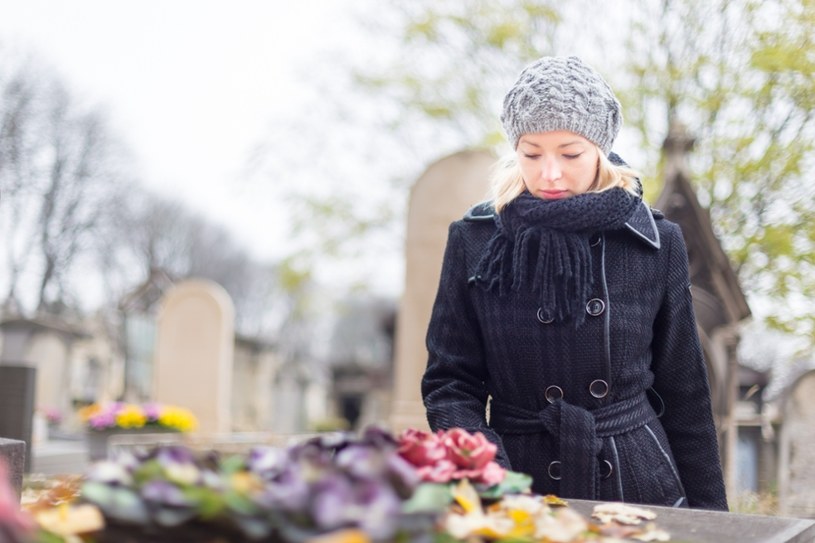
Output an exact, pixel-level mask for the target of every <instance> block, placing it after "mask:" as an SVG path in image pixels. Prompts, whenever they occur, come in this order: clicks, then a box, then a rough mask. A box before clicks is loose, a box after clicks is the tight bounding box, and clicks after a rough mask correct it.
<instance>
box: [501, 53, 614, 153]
mask: <svg viewBox="0 0 815 543" xmlns="http://www.w3.org/2000/svg"><path fill="white" fill-rule="evenodd" d="M501 122H502V123H504V130H505V131H506V133H507V136H508V137H509V141H510V143H511V144H512V148H513V149H515V148H517V147H518V140H520V139H521V136H523V135H524V134H531V133H535V132H548V131H551V130H568V131H570V132H574V133H575V134H580V135H581V136H583V137H584V138H586V139H587V140H589V141H591V142H594V143H596V144H597V146H598V147H599V148H600V149H602V151H603V152H604V153H605V154H606V155H608V153H609V151H611V146H612V144H613V143H614V139H615V138H616V137H617V133H619V131H620V127H621V126H622V124H623V117H622V112H621V111H620V102H618V101H617V98H616V97H615V96H614V91H612V90H611V87H609V86H608V83H606V82H605V80H604V79H603V78H602V77H601V76H600V74H598V73H597V72H596V71H594V70H593V69H592V68H591V67H590V66H588V65H586V64H584V63H583V61H582V60H580V59H579V58H577V57H568V58H564V57H543V58H541V59H540V60H537V61H536V62H534V63H532V64H530V65H529V66H527V67H526V68H525V69H524V71H523V72H521V76H520V77H519V78H518V81H517V82H516V83H515V85H514V86H513V87H512V88H511V89H510V90H509V92H508V93H507V95H506V97H505V98H504V111H503V112H502V113H501Z"/></svg>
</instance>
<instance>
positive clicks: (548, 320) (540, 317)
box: [538, 307, 555, 324]
mask: <svg viewBox="0 0 815 543" xmlns="http://www.w3.org/2000/svg"><path fill="white" fill-rule="evenodd" d="M538 320H539V321H540V322H541V324H552V323H553V322H555V318H554V317H550V316H548V315H544V313H543V308H542V307H539V308H538Z"/></svg>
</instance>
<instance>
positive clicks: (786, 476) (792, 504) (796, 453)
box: [778, 370, 815, 518]
mask: <svg viewBox="0 0 815 543" xmlns="http://www.w3.org/2000/svg"><path fill="white" fill-rule="evenodd" d="M782 409H783V412H782V419H781V420H782V421H783V423H782V426H781V435H780V437H779V462H778V471H779V472H778V507H779V512H780V513H781V514H782V515H790V516H794V517H807V518H815V462H813V460H815V455H813V451H814V450H815V370H811V371H808V372H807V373H805V374H803V375H802V376H801V377H799V378H798V379H797V380H796V381H795V383H794V384H793V385H792V387H791V388H790V390H789V392H788V393H787V397H786V398H785V400H784V404H783V407H782Z"/></svg>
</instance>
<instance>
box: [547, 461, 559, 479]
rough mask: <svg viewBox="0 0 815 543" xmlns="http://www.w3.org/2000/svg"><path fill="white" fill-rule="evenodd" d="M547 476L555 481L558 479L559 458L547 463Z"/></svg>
mask: <svg viewBox="0 0 815 543" xmlns="http://www.w3.org/2000/svg"><path fill="white" fill-rule="evenodd" d="M547 471H548V472H549V478H550V479H553V480H555V481H560V460H555V461H554V462H550V463H549V469H548V470H547Z"/></svg>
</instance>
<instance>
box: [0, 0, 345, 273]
mask: <svg viewBox="0 0 815 543" xmlns="http://www.w3.org/2000/svg"><path fill="white" fill-rule="evenodd" d="M350 4H351V2H343V1H342V0H297V1H278V0H229V1H226V0H165V1H163V2H159V1H157V0H147V1H144V0H143V1H140V2H134V1H130V0H128V1H121V0H0V46H6V47H9V46H10V47H12V48H13V49H18V50H20V51H23V52H32V53H34V54H35V55H36V58H37V60H38V61H42V62H44V63H46V64H48V65H51V66H53V67H54V68H55V69H56V71H57V74H58V75H59V76H60V77H61V78H62V79H63V80H64V82H65V83H66V84H67V85H68V87H69V88H70V89H71V90H72V91H73V92H74V93H75V94H77V95H80V96H83V97H84V96H87V97H88V98H90V99H92V100H93V101H94V102H97V103H99V104H101V105H102V106H103V107H104V108H105V109H106V110H107V111H108V112H109V114H110V118H111V121H112V125H113V126H112V128H113V131H114V133H115V135H117V136H119V137H121V138H122V139H123V140H124V141H125V143H126V144H127V145H128V147H129V148H130V149H131V151H132V152H133V153H134V154H135V158H136V162H137V165H138V166H139V167H140V168H141V171H140V172H138V173H139V175H138V177H140V178H141V179H142V180H143V182H144V184H145V185H146V186H147V187H149V188H152V189H155V190H157V191H158V192H161V193H163V194H167V195H168V196H172V197H174V198H177V199H179V200H181V201H183V202H184V203H186V204H187V205H189V206H190V207H191V208H193V209H195V210H198V211H201V212H202V213H204V214H206V215H207V216H209V217H210V218H211V219H213V220H215V221H217V222H219V223H221V224H223V225H224V226H226V227H227V228H229V229H230V230H231V231H233V232H234V233H235V234H236V237H237V238H238V239H239V240H240V241H241V242H242V243H243V244H244V245H246V246H247V248H248V249H250V251H251V252H252V253H253V254H255V255H256V256H258V257H260V258H271V257H275V256H280V255H281V253H282V251H280V244H281V243H283V240H284V238H283V235H284V232H283V227H282V225H283V220H282V218H281V217H280V214H279V213H278V214H274V213H272V211H274V210H275V204H274V203H273V197H272V196H273V193H272V191H267V190H265V189H264V187H262V186H258V184H257V183H249V182H248V181H247V180H246V179H245V168H246V166H247V158H248V156H249V155H250V153H251V151H252V149H253V148H254V147H255V146H256V145H257V144H258V143H259V142H260V141H261V140H262V138H263V136H264V134H265V133H266V132H268V127H269V126H270V124H271V123H273V122H274V120H275V116H276V115H280V114H281V113H282V112H288V113H289V114H290V113H291V111H292V108H296V107H297V105H298V97H299V96H300V95H301V90H302V89H301V88H300V87H301V86H302V85H303V81H302V78H299V77H298V76H297V74H298V73H299V72H302V70H303V67H304V66H308V65H309V63H313V61H314V58H315V57H316V56H317V55H319V53H320V51H321V49H324V48H326V47H331V46H332V42H334V44H333V45H334V49H336V42H338V41H341V40H342V37H343V35H347V31H346V30H345V28H344V27H343V24H347V23H348V22H349V19H350V18H349V17H346V16H345V15H346V12H345V11H344V9H345V7H346V6H348V5H350ZM275 215H276V216H275Z"/></svg>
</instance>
